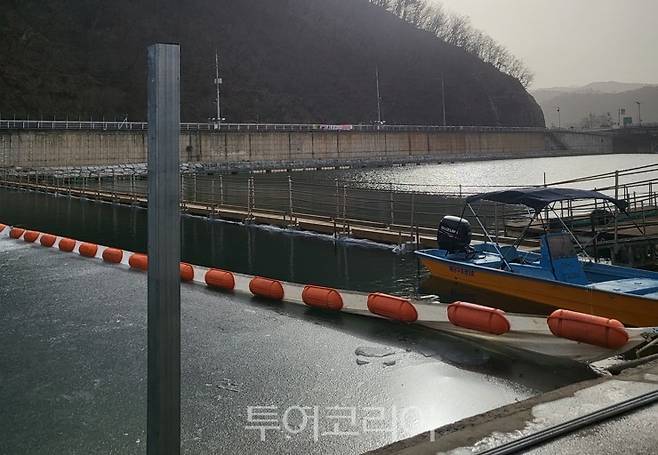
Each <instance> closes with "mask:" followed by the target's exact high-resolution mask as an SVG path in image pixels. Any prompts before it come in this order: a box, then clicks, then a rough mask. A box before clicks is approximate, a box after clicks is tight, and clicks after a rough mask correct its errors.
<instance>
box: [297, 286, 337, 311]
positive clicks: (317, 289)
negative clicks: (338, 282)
mask: <svg viewBox="0 0 658 455" xmlns="http://www.w3.org/2000/svg"><path fill="white" fill-rule="evenodd" d="M302 300H303V301H304V303H305V304H307V305H308V306H312V307H315V308H322V309H323V310H334V311H339V310H341V309H342V308H343V298H342V297H341V296H340V293H339V292H338V291H337V290H335V289H331V288H323V287H321V286H304V290H303V291H302Z"/></svg>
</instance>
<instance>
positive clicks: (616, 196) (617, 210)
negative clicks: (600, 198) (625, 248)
mask: <svg viewBox="0 0 658 455" xmlns="http://www.w3.org/2000/svg"><path fill="white" fill-rule="evenodd" d="M615 199H619V170H616V171H615ZM618 213H619V208H618V207H617V205H616V204H615V245H617V215H618ZM615 253H616V251H615Z"/></svg>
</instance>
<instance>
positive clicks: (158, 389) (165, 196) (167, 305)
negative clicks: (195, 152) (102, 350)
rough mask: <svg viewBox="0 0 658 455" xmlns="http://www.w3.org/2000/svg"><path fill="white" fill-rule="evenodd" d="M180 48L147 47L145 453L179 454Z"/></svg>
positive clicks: (153, 454)
mask: <svg viewBox="0 0 658 455" xmlns="http://www.w3.org/2000/svg"><path fill="white" fill-rule="evenodd" d="M179 136H180V47H179V46H178V45H177V44H154V45H152V46H149V48H148V150H149V153H148V255H149V261H148V262H149V264H148V393H147V395H148V397H147V424H146V433H147V453H148V454H149V455H156V454H167V455H170V454H176V455H177V454H180V269H179V268H180V181H179V179H178V174H179V171H180V168H179V165H180V163H179V161H180V159H179V151H178V142H179Z"/></svg>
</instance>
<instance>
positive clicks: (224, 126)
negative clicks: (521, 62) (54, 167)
mask: <svg viewBox="0 0 658 455" xmlns="http://www.w3.org/2000/svg"><path fill="white" fill-rule="evenodd" d="M147 128H148V123H146V122H126V121H123V122H106V121H80V120H0V130H98V131H146V130H147ZM181 131H216V132H237V131H247V132H249V131H253V132H311V131H316V132H339V131H359V132H408V131H412V132H413V131H419V132H460V131H464V132H522V133H523V132H545V131H546V129H545V128H540V127H503V126H432V125H325V124H311V123H219V124H218V123H181Z"/></svg>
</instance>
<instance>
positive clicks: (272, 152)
mask: <svg viewBox="0 0 658 455" xmlns="http://www.w3.org/2000/svg"><path fill="white" fill-rule="evenodd" d="M554 134H557V135H558V136H559V140H560V141H561V142H563V143H564V144H565V145H566V148H567V149H568V150H566V151H565V150H561V151H560V150H551V147H547V145H546V144H547V142H546V137H545V133H544V132H542V131H529V132H528V131H520V132H493V131H491V132H356V131H326V132H290V133H289V132H225V133H219V132H210V131H194V132H183V133H181V137H180V154H181V161H183V162H191V163H209V164H213V163H218V164H229V165H231V164H236V165H238V164H239V165H242V166H243V167H244V165H246V166H247V167H248V166H249V165H250V163H253V165H254V167H259V166H262V165H264V164H266V163H270V164H272V163H281V164H282V165H285V164H286V163H290V164H292V165H303V164H304V163H306V164H308V165H317V164H320V165H321V164H322V162H323V161H327V162H329V163H332V164H335V163H337V162H346V163H354V162H355V161H356V162H364V163H366V162H373V161H376V162H384V163H386V162H387V161H396V162H401V161H414V160H415V161H419V160H436V161H441V160H476V159H500V158H514V157H535V156H547V155H558V154H562V155H564V154H572V153H576V154H578V153H580V154H583V153H611V152H612V151H613V147H612V140H611V139H608V138H607V137H605V136H599V135H588V134H579V133H568V132H566V133H554ZM146 143H147V136H146V132H144V131H71V130H65V131H54V130H48V131H35V130H5V131H1V132H0V166H2V167H11V166H21V167H43V166H93V165H111V164H129V163H144V162H145V161H146Z"/></svg>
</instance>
